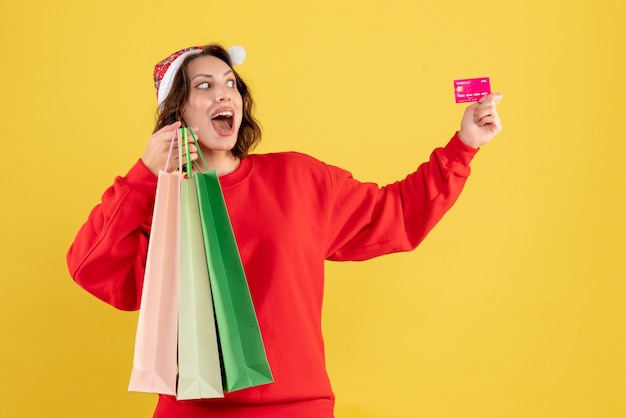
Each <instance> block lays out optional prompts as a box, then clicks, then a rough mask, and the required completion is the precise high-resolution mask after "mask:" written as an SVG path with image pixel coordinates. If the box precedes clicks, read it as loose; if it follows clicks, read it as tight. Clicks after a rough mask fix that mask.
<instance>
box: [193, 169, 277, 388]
mask: <svg viewBox="0 0 626 418" xmlns="http://www.w3.org/2000/svg"><path fill="white" fill-rule="evenodd" d="M194 178H195V181H196V186H197V194H198V202H199V206H200V218H201V221H202V230H203V233H204V245H205V250H206V256H207V263H208V266H209V277H210V281H211V290H212V293H213V306H214V308H215V317H216V321H217V329H218V338H219V343H220V349H221V355H222V366H223V370H222V379H223V384H224V390H225V391H226V392H232V391H235V390H239V389H245V388H249V387H253V386H258V385H263V384H266V383H272V382H273V381H274V380H273V378H272V372H271V370H270V367H269V364H268V361H267V356H266V354H265V347H264V345H263V340H262V338H261V332H260V330H259V324H258V321H257V317H256V313H255V311H254V306H253V304H252V298H251V297H250V289H249V288H248V282H247V280H246V276H245V273H244V270H243V266H242V264H241V258H240V256H239V250H238V248H237V243H236V242H235V236H234V234H233V230H232V226H231V223H230V218H229V217H228V211H227V209H226V204H225V202H224V196H223V194H222V188H221V186H220V183H219V180H218V177H217V173H216V172H215V170H210V171H208V172H205V173H199V174H194Z"/></svg>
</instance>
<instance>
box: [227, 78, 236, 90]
mask: <svg viewBox="0 0 626 418" xmlns="http://www.w3.org/2000/svg"><path fill="white" fill-rule="evenodd" d="M226 86H227V87H230V88H233V87H235V86H236V83H235V80H228V81H227V82H226Z"/></svg>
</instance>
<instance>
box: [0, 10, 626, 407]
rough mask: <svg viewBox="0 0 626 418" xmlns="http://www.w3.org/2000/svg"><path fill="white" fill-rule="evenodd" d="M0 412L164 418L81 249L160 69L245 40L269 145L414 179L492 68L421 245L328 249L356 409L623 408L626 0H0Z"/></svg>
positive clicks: (143, 136) (329, 303) (144, 131)
mask: <svg viewBox="0 0 626 418" xmlns="http://www.w3.org/2000/svg"><path fill="white" fill-rule="evenodd" d="M5 3H7V4H4V5H3V6H2V13H1V14H0V36H1V38H0V39H1V41H0V42H1V46H2V55H3V57H2V65H1V68H0V76H1V77H0V78H1V81H0V87H1V88H0V92H1V93H0V94H1V95H2V96H1V99H0V103H1V104H0V106H2V112H1V114H2V116H3V120H2V122H0V126H1V127H2V128H1V130H2V138H3V140H2V144H3V145H2V147H1V148H0V162H1V167H2V168H3V171H4V175H3V176H2V180H1V181H2V189H1V190H2V194H3V198H2V204H1V209H0V210H1V211H2V212H1V214H0V215H1V216H0V225H1V230H0V231H1V238H0V245H1V246H0V250H1V251H0V260H2V261H1V267H2V270H1V271H2V273H1V274H2V290H1V291H0V318H2V319H1V320H0V323H1V324H2V325H1V327H2V328H1V329H0V334H1V335H2V342H1V343H0V370H2V378H1V379H0V397H1V398H2V399H3V400H4V402H3V405H2V407H1V409H0V411H1V412H0V415H2V416H6V417H59V418H66V417H89V418H97V417H117V418H124V417H142V416H143V417H148V416H151V415H150V414H151V412H152V409H153V405H154V402H155V397H154V396H152V395H143V394H133V393H127V392H126V386H127V383H128V378H129V374H130V370H131V362H132V350H133V343H134V333H135V324H136V319H137V315H136V313H123V312H118V311H115V310H114V309H113V308H110V307H109V306H107V305H105V304H103V303H101V302H99V301H97V300H96V299H95V298H93V297H91V296H90V295H88V294H87V293H86V292H84V291H82V290H81V289H80V288H78V286H76V285H75V284H74V283H73V282H72V280H71V279H70V277H69V275H68V273H67V270H66V267H65V260H64V257H65V252H66V250H67V247H68V246H69V244H70V243H71V241H72V239H73V237H74V234H75V233H76V231H77V229H78V228H79V226H80V225H81V224H82V222H83V221H84V220H85V218H86V216H87V214H88V212H89V210H90V209H91V207H92V206H93V205H95V204H96V203H97V202H98V201H99V197H100V195H101V193H102V192H103V191H104V189H105V188H106V187H107V186H108V185H109V184H110V183H111V182H112V180H113V178H114V176H116V175H118V174H123V173H125V172H126V170H127V169H128V168H129V167H130V166H131V165H132V164H133V163H134V161H135V160H136V159H137V158H139V157H140V156H141V153H142V152H143V149H144V146H145V143H146V141H147V138H148V137H149V135H150V131H151V128H152V123H153V117H154V107H155V97H154V91H153V87H152V80H151V76H152V67H153V65H154V63H155V62H156V61H158V60H160V59H161V58H163V57H164V56H165V55H167V54H168V53H170V52H172V51H174V50H176V49H178V48H182V47H185V46H188V45H191V44H197V43H204V42H210V41H219V42H222V43H224V44H225V45H232V44H242V45H244V46H245V47H246V49H247V51H248V59H247V61H246V63H245V64H244V65H243V66H242V67H241V68H240V70H241V73H242V74H243V75H244V76H245V77H247V79H248V81H249V82H250V84H251V87H252V89H253V92H254V93H255V97H256V99H257V103H258V106H259V111H258V116H259V117H260V119H261V121H262V124H263V127H264V142H263V143H262V145H261V146H260V147H259V148H258V151H259V152H269V151H276V150H298V151H302V152H307V153H310V154H312V155H314V156H316V157H318V158H320V159H322V160H325V161H327V162H329V163H332V164H336V165H339V166H341V167H344V168H346V169H349V170H351V171H352V172H353V173H354V174H355V176H356V177H357V178H359V179H362V180H371V181H377V182H381V183H384V182H388V181H393V180H395V179H399V178H401V177H403V176H404V175H405V174H406V173H408V172H409V171H411V170H412V169H413V168H414V167H415V166H416V165H417V164H418V163H419V162H421V161H422V160H424V159H425V158H427V156H428V154H429V152H430V151H431V149H432V148H434V147H435V146H438V145H443V144H444V143H445V142H446V141H447V139H448V138H449V136H450V135H451V134H452V133H453V131H454V130H456V129H457V126H458V121H459V120H460V117H461V114H462V111H463V107H464V106H463V105H457V104H455V103H454V100H453V95H452V80H453V79H455V78H463V77H475V76H490V77H491V78H492V85H493V87H494V89H495V90H499V91H502V92H503V93H504V94H505V99H504V101H503V102H502V104H501V106H500V112H501V116H502V119H503V121H504V126H505V129H504V131H503V133H502V134H501V135H500V136H499V137H498V138H497V140H496V141H495V142H493V143H491V144H489V145H488V146H486V147H484V149H483V150H482V151H481V152H480V154H479V156H478V157H477V158H476V160H475V163H474V165H473V169H474V172H473V176H472V178H471V181H470V182H469V184H468V187H467V188H466V190H465V192H464V194H463V195H462V196H461V199H460V200H459V202H458V204H457V205H456V206H455V207H454V208H453V209H452V211H451V212H450V213H449V215H448V216H447V217H446V218H445V219H444V220H443V221H442V223H441V224H440V225H439V226H438V227H437V228H436V229H435V230H434V231H433V232H432V234H431V235H430V236H429V238H428V239H427V240H426V242H425V243H424V244H423V245H422V246H421V248H419V249H418V250H417V251H415V252H413V253H409V254H401V255H392V256H388V257H384V258H381V259H377V260H373V261H369V262H365V263H344V264H331V263H329V264H328V277H327V295H326V305H325V317H324V320H325V322H324V327H325V333H326V343H327V352H328V368H329V371H330V374H331V378H332V380H333V383H334V388H335V390H336V394H337V397H338V401H337V408H336V413H337V416H338V417H339V418H378V417H381V418H387V417H394V418H404V417H406V418H409V417H411V418H412V417H428V418H452V417H455V418H457V417H480V418H501V417H508V418H516V417H533V418H538V417H546V418H555V417H564V418H576V417H581V418H592V417H593V418H596V417H606V418H615V417H623V416H626V396H625V395H624V393H625V391H626V359H625V356H626V337H625V327H626V284H625V283H624V279H625V278H626V277H625V276H626V268H625V267H624V265H625V263H624V256H625V254H626V243H625V242H626V215H625V213H626V197H625V196H626V187H625V186H626V184H625V183H626V164H625V163H624V161H623V160H624V155H626V141H625V140H624V139H623V135H622V132H623V130H624V103H625V101H624V98H625V97H626V87H625V84H624V75H625V74H626V63H625V61H626V54H625V52H626V47H625V46H624V45H625V43H624V40H625V39H626V26H625V25H624V22H625V21H626V6H625V4H626V3H624V2H622V1H618V0H593V1H591V0H588V1H580V2H572V1H565V0H552V1H546V0H527V1H523V2H507V1H499V0H485V1H482V2H467V1H462V0H439V1H434V2H430V1H429V2H426V1H416V0H403V1H394V0H370V1H366V2H362V1H355V0H346V1H341V0H316V1H310V2H300V1H293V0H263V1H261V0H258V1H257V0H247V1H236V0H232V1H211V2H207V1H167V2H166V1H160V0H159V1H155V0H153V1H136V2H132V1H121V0H106V1H102V0H94V1H79V0H74V1H72V0H58V1H55V2H53V1H36V0H25V1H20V2H17V1H16V2H10V4H9V3H8V2H5Z"/></svg>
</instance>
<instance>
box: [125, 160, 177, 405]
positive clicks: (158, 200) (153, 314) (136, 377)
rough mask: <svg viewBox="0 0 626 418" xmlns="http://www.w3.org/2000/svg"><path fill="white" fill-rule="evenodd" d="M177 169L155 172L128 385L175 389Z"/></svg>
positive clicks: (152, 390)
mask: <svg viewBox="0 0 626 418" xmlns="http://www.w3.org/2000/svg"><path fill="white" fill-rule="evenodd" d="M181 182H182V176H181V174H180V173H171V174H170V173H167V172H165V171H160V172H159V179H158V183H157V191H156V197H155V202H154V213H153V217H152V229H151V233H150V242H149V243H148V255H147V260H146V272H145V276H144V283H143V292H142V296H141V304H140V310H139V320H138V323H137V335H136V339H135V354H134V360H133V371H132V374H131V378H130V384H129V386H128V390H129V391H132V392H148V393H160V394H167V395H175V394H176V375H177V341H178V336H177V333H178V282H179V248H180V245H179V239H180V238H179V225H180V190H181Z"/></svg>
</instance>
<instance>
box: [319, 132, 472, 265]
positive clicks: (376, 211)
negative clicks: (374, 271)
mask: <svg viewBox="0 0 626 418" xmlns="http://www.w3.org/2000/svg"><path fill="white" fill-rule="evenodd" d="M477 151H478V150H477V149H475V148H472V147H470V146H468V145H466V144H465V143H464V142H463V141H461V140H460V139H459V137H458V134H455V135H454V136H453V137H452V139H451V140H450V142H448V144H447V145H446V146H445V147H443V148H437V149H435V150H434V151H433V153H432V154H431V156H430V160H429V161H428V162H425V163H423V164H422V165H420V166H419V167H418V169H417V171H415V172H414V173H412V174H410V175H409V176H407V177H406V178H405V179H404V180H402V181H398V182H396V183H393V184H390V185H387V186H384V187H382V188H379V187H378V186H377V185H375V184H373V183H370V184H366V185H365V187H364V184H363V183H359V182H358V181H356V180H355V179H354V178H352V176H351V175H350V173H348V172H347V171H344V170H341V169H336V170H335V169H334V170H332V171H333V173H332V174H331V178H332V181H333V194H334V198H333V199H332V201H333V204H334V208H333V209H332V212H331V214H330V221H329V222H330V227H329V235H328V241H327V258H328V259H330V260H337V261H345V260H353V261H357V260H365V259H369V258H372V257H376V256H379V255H383V254H388V253H392V252H399V251H410V250H412V249H414V248H415V247H417V245H418V244H419V243H420V242H421V241H422V240H423V239H424V238H425V237H426V235H427V234H428V232H429V231H430V230H431V229H432V228H433V227H434V226H435V225H436V224H437V222H439V220H440V219H441V218H442V217H443V215H444V214H445V213H446V212H447V211H448V209H450V208H451V207H452V205H453V204H454V203H455V202H456V200H457V198H458V197H459V194H460V193H461V191H462V189H463V187H464V185H465V181H466V180H467V177H468V176H469V174H470V166H469V163H470V161H471V160H472V158H473V157H474V155H475V154H476V152H477Z"/></svg>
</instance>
